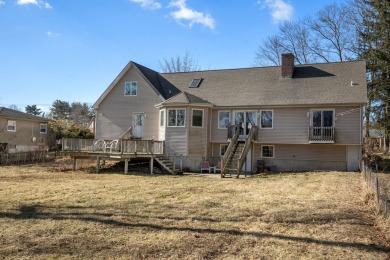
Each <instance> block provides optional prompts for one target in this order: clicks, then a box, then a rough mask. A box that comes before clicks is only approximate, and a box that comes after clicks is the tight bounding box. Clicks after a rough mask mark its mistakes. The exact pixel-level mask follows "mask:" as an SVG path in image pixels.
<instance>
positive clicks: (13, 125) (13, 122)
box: [7, 120, 16, 132]
mask: <svg viewBox="0 0 390 260" xmlns="http://www.w3.org/2000/svg"><path fill="white" fill-rule="evenodd" d="M10 126H12V127H13V129H11V130H10V129H9V127H10ZM7 131H8V132H16V121H15V120H8V122H7Z"/></svg>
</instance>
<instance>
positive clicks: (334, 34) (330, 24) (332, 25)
mask: <svg viewBox="0 0 390 260" xmlns="http://www.w3.org/2000/svg"><path fill="white" fill-rule="evenodd" d="M353 11H354V9H353V8H351V7H350V6H349V5H337V4H332V5H329V6H326V7H325V8H324V9H323V10H321V11H320V12H318V13H317V14H316V15H315V16H314V17H309V18H307V19H305V20H298V21H296V22H285V23H282V24H281V25H280V26H279V30H278V32H277V34H276V35H274V36H271V37H268V38H267V39H266V40H265V41H263V42H262V44H261V45H260V46H259V48H258V50H257V52H256V54H255V63H256V64H259V65H277V66H279V65H280V62H281V61H280V59H281V53H285V52H290V53H292V54H294V56H295V62H296V63H298V64H307V63H313V62H320V61H322V62H332V61H344V60H352V59H356V57H357V53H358V51H357V49H356V47H355V46H356V40H357V34H358V33H357V27H356V25H357V24H356V23H353V22H351V19H354V15H355V14H354V12H353Z"/></svg>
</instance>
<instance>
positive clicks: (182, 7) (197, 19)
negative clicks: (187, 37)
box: [169, 0, 215, 30]
mask: <svg viewBox="0 0 390 260" xmlns="http://www.w3.org/2000/svg"><path fill="white" fill-rule="evenodd" d="M169 7H177V8H178V10H177V11H175V12H172V13H171V16H172V18H173V19H175V20H176V21H177V22H179V23H181V21H182V20H184V21H188V22H189V26H190V27H191V26H192V25H194V24H197V23H198V24H202V25H204V26H206V27H209V28H210V29H212V30H214V29H215V21H214V19H213V17H212V16H211V15H210V14H205V13H201V12H198V11H195V10H193V9H190V8H188V7H187V5H186V0H176V1H171V2H170V3H169Z"/></svg>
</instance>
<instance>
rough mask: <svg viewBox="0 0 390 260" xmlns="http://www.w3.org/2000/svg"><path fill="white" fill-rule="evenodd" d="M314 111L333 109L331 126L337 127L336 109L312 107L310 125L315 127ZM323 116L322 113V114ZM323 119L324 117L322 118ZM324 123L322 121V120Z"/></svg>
mask: <svg viewBox="0 0 390 260" xmlns="http://www.w3.org/2000/svg"><path fill="white" fill-rule="evenodd" d="M314 111H321V112H324V111H333V122H332V126H331V127H336V109H334V108H312V109H310V126H311V127H313V112H314ZM321 116H322V115H321ZM322 120H323V118H322ZM321 124H322V122H321Z"/></svg>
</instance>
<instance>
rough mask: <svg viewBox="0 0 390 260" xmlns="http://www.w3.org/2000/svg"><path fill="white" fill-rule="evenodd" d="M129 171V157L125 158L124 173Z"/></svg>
mask: <svg viewBox="0 0 390 260" xmlns="http://www.w3.org/2000/svg"><path fill="white" fill-rule="evenodd" d="M127 173H129V159H127V158H126V159H125V174H127Z"/></svg>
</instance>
